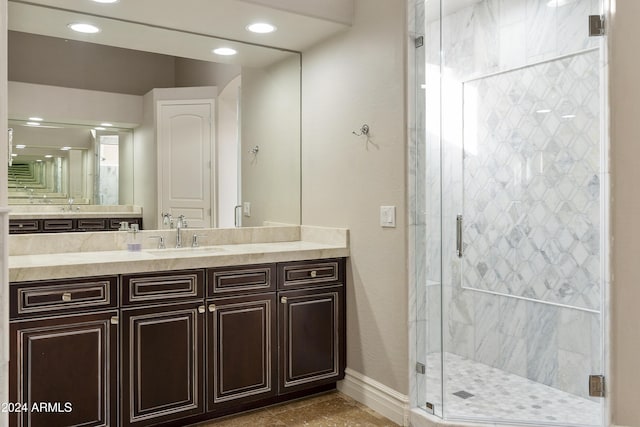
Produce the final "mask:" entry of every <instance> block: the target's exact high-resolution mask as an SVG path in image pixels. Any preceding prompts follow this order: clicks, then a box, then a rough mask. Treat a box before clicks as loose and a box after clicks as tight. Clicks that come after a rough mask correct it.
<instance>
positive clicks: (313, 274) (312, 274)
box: [310, 270, 318, 278]
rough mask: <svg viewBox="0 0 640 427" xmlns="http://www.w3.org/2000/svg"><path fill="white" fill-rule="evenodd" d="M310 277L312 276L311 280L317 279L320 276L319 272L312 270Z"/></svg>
mask: <svg viewBox="0 0 640 427" xmlns="http://www.w3.org/2000/svg"><path fill="white" fill-rule="evenodd" d="M310 275H311V278H315V277H316V276H317V275H318V272H317V271H315V270H311V273H310Z"/></svg>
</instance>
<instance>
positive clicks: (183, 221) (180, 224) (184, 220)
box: [177, 215, 187, 228]
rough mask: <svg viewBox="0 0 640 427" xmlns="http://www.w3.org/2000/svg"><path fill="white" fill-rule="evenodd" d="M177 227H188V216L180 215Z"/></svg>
mask: <svg viewBox="0 0 640 427" xmlns="http://www.w3.org/2000/svg"><path fill="white" fill-rule="evenodd" d="M177 227H180V228H187V218H186V217H185V216H184V215H180V216H178V224H177Z"/></svg>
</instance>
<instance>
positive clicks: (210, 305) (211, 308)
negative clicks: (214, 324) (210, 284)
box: [209, 304, 216, 313]
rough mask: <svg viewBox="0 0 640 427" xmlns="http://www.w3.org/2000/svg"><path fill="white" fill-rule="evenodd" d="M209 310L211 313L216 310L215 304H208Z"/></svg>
mask: <svg viewBox="0 0 640 427" xmlns="http://www.w3.org/2000/svg"><path fill="white" fill-rule="evenodd" d="M209 311H210V312H211V313H213V312H214V311H216V305H215V304H209Z"/></svg>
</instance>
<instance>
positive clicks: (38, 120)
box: [29, 117, 42, 122]
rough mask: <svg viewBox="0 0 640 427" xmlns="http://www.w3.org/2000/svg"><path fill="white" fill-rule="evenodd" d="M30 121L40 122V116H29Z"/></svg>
mask: <svg viewBox="0 0 640 427" xmlns="http://www.w3.org/2000/svg"><path fill="white" fill-rule="evenodd" d="M29 121H30V122H41V121H42V117H29Z"/></svg>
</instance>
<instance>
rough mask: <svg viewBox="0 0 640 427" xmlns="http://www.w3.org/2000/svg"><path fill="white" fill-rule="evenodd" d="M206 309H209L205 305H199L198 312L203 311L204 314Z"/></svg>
mask: <svg viewBox="0 0 640 427" xmlns="http://www.w3.org/2000/svg"><path fill="white" fill-rule="evenodd" d="M205 311H207V310H206V309H205V308H204V305H201V306H200V307H198V313H201V314H202V313H204V312H205Z"/></svg>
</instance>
